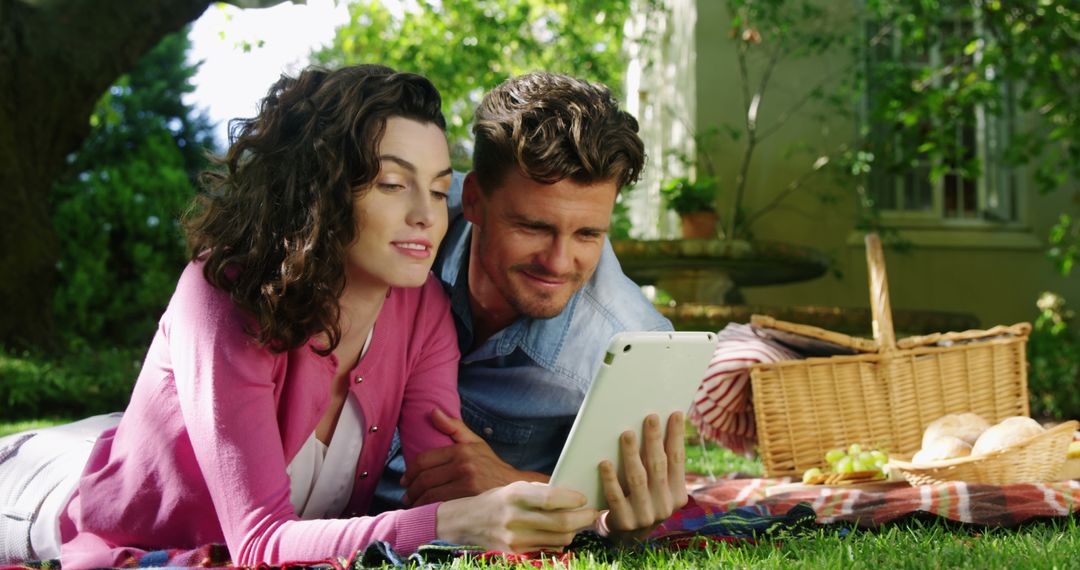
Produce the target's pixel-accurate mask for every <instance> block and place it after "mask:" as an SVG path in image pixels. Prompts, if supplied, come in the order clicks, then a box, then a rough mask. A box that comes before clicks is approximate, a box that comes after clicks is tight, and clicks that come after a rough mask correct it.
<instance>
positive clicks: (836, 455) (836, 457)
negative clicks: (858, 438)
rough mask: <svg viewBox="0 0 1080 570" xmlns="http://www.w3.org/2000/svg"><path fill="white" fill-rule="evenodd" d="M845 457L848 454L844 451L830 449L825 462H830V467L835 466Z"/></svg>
mask: <svg viewBox="0 0 1080 570" xmlns="http://www.w3.org/2000/svg"><path fill="white" fill-rule="evenodd" d="M844 455H846V454H845V453H844V450H843V449H830V450H829V451H827V452H826V453H825V461H828V462H829V465H835V464H836V462H837V461H840V459H841V458H843V457H844Z"/></svg>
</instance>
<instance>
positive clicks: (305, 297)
mask: <svg viewBox="0 0 1080 570" xmlns="http://www.w3.org/2000/svg"><path fill="white" fill-rule="evenodd" d="M441 105H442V102H441V100H440V97H439V92H438V91H437V90H436V89H435V87H434V86H433V85H432V84H431V82H430V81H428V80H427V79H425V78H424V77H421V76H419V75H415V74H411V73H397V72H395V71H394V70H393V69H391V68H389V67H385V66H381V65H356V66H350V67H344V68H340V69H336V70H332V71H331V70H326V69H322V68H318V67H310V68H308V69H305V70H304V71H303V72H301V73H300V74H299V76H298V77H296V78H291V77H287V76H282V77H281V79H279V80H278V81H277V82H276V83H274V85H273V86H271V87H270V90H269V92H268V93H267V95H266V97H265V98H264V99H263V100H262V102H261V103H260V105H259V113H258V115H257V116H256V117H254V118H250V119H239V120H234V121H231V122H230V124H229V139H230V142H231V145H230V147H229V150H228V152H227V153H226V154H225V155H224V156H222V157H217V158H215V159H214V162H215V163H216V165H217V167H218V168H216V169H214V170H211V171H208V172H205V173H204V174H203V176H202V182H203V187H204V191H203V192H202V193H200V195H199V196H197V197H196V199H195V203H194V204H193V205H192V207H191V209H189V211H188V212H187V214H186V215H185V217H184V226H185V229H186V231H187V237H188V247H189V250H190V256H191V259H192V260H202V261H204V262H205V265H204V267H203V273H204V276H205V278H206V280H207V281H208V282H210V283H211V284H212V285H214V286H215V287H218V288H220V289H222V290H224V291H226V292H228V293H229V295H230V296H231V298H232V301H233V302H234V303H236V305H237V306H238V307H240V308H242V309H244V310H246V311H247V312H249V313H251V314H252V315H253V316H254V317H255V319H256V322H257V329H256V330H253V331H249V332H250V333H251V334H252V335H253V336H254V337H255V338H256V339H257V340H258V341H259V342H260V343H261V344H263V345H265V346H267V347H268V348H270V350H273V351H275V352H282V351H286V350H290V349H292V348H296V347H298V346H301V345H303V344H304V343H305V342H307V340H308V339H309V338H311V337H312V336H313V335H315V334H319V333H326V334H327V336H328V337H329V345H328V346H327V347H325V349H322V350H320V353H321V354H324V355H326V354H329V353H330V352H332V351H333V350H334V348H336V347H337V344H338V342H339V341H340V339H341V329H340V327H339V325H338V318H339V314H340V306H339V304H338V297H339V296H340V295H341V293H342V292H343V291H344V288H345V258H346V252H347V248H348V247H349V246H350V244H352V243H353V241H354V240H355V238H356V234H357V220H355V219H354V216H353V201H354V200H355V199H356V198H357V196H359V195H360V194H361V193H363V192H365V191H367V190H368V189H369V188H370V186H371V184H372V182H373V181H374V180H375V177H376V176H377V175H378V173H379V164H380V161H379V154H378V149H379V143H380V141H381V139H382V136H383V132H384V131H385V128H386V121H387V119H389V118H391V117H402V118H406V119H413V120H416V121H419V122H422V123H431V124H435V125H437V126H438V127H439V128H441V129H443V130H446V121H445V119H444V118H443V115H442V111H441Z"/></svg>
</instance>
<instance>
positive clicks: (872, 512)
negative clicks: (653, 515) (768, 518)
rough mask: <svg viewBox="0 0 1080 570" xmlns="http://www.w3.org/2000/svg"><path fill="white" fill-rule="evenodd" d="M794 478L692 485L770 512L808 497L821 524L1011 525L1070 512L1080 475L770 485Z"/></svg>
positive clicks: (705, 500) (719, 502)
mask: <svg viewBox="0 0 1080 570" xmlns="http://www.w3.org/2000/svg"><path fill="white" fill-rule="evenodd" d="M791 482H792V481H791V478H787V477H785V478H780V479H761V478H757V479H727V480H721V481H717V482H713V483H707V484H704V485H702V486H700V487H698V488H696V489H694V490H693V492H692V494H693V497H694V498H695V499H696V500H697V502H698V503H699V504H702V505H711V506H713V507H715V508H718V509H734V508H738V507H743V506H756V507H761V508H764V510H765V511H766V512H769V513H774V514H775V513H783V512H787V511H788V509H790V508H791V507H792V506H794V505H797V504H801V503H805V504H809V505H810V507H811V508H812V509H813V510H814V512H816V513H817V522H819V523H822V524H829V523H837V522H848V523H855V524H856V525H858V526H859V527H863V528H871V527H876V526H878V525H881V524H884V523H888V522H892V521H896V520H898V519H901V518H904V517H908V516H911V515H931V516H937V517H941V518H945V519H949V520H953V521H958V522H963V523H970V524H976V525H989V526H1000V527H1012V526H1016V525H1019V524H1021V523H1023V522H1025V521H1028V520H1031V519H1036V518H1049V517H1062V516H1069V515H1070V514H1071V513H1076V512H1077V511H1080V481H1058V482H1054V483H1039V484H1016V485H979V484H974V483H964V482H950V483H942V484H938V485H923V486H920V487H912V486H910V485H908V484H907V483H904V482H898V483H895V484H886V485H881V484H878V485H874V486H869V487H862V488H860V487H857V486H856V487H826V486H816V485H807V486H795V488H794V489H792V490H790V491H787V492H783V493H778V494H772V495H771V496H769V494H768V493H767V491H766V490H767V489H768V488H769V487H770V486H772V485H781V484H788V483H791Z"/></svg>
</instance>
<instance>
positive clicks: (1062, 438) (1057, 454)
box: [889, 420, 1080, 485]
mask: <svg viewBox="0 0 1080 570" xmlns="http://www.w3.org/2000/svg"><path fill="white" fill-rule="evenodd" d="M1077 427H1080V422H1077V421H1076V420H1069V421H1067V422H1064V423H1061V424H1058V425H1056V426H1054V427H1052V428H1050V429H1048V430H1046V431H1044V432H1043V433H1040V434H1037V435H1033V436H1031V437H1029V438H1027V439H1025V440H1024V441H1019V442H1017V443H1015V444H1014V445H1010V446H1008V447H1006V448H1004V449H1000V450H998V451H995V452H992V453H987V454H986V455H973V456H968V457H960V458H957V459H946V460H943V461H934V462H931V463H920V464H915V463H910V462H907V461H902V460H899V459H895V458H890V459H889V464H890V465H891V466H892V468H893V469H897V470H899V471H900V473H902V474H903V475H904V478H905V479H907V480H908V482H909V483H911V484H912V485H933V484H934V483H942V482H945V481H973V482H977V483H986V484H988V485H1008V484H1011V483H1042V482H1044V481H1056V480H1058V479H1059V478H1060V477H1061V474H1062V473H1061V469H1062V467H1064V466H1065V456H1066V454H1067V453H1068V449H1069V442H1070V441H1072V439H1073V432H1075V431H1076V428H1077Z"/></svg>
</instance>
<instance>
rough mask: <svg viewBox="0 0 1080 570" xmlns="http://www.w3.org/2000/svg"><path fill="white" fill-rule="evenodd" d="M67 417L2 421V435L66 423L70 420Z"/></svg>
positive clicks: (0, 432)
mask: <svg viewBox="0 0 1080 570" xmlns="http://www.w3.org/2000/svg"><path fill="white" fill-rule="evenodd" d="M70 421H71V420H70V419H67V418H47V419H43V420H23V421H18V422H0V437H4V436H5V435H10V434H13V433H18V432H20V431H26V430H28V429H39V428H45V427H51V426H55V425H60V424H66V423H68V422H70Z"/></svg>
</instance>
